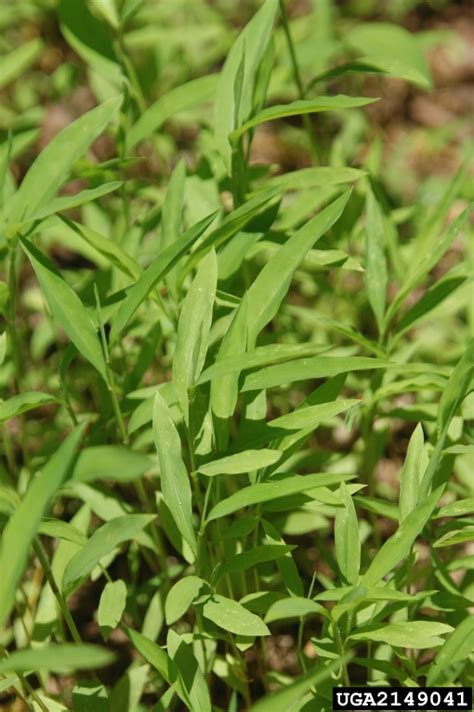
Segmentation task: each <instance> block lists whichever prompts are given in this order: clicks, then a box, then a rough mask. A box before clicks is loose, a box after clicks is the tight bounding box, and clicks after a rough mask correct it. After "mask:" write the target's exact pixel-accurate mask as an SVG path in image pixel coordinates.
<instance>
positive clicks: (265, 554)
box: [211, 544, 296, 585]
mask: <svg viewBox="0 0 474 712" xmlns="http://www.w3.org/2000/svg"><path fill="white" fill-rule="evenodd" d="M295 548H296V547H294V546H288V545H286V544H262V545H261V546H254V547H253V548H252V549H249V550H248V551H242V552H241V553H240V554H234V556H233V557H232V558H231V559H229V560H228V561H222V562H221V563H220V564H217V566H216V568H215V569H214V571H213V572H212V577H211V582H212V584H213V585H215V584H216V583H217V581H219V580H220V579H221V578H222V577H223V576H225V575H226V574H230V573H235V572H239V571H246V570H247V569H251V568H253V567H254V566H257V565H258V564H261V563H264V562H265V561H277V560H278V559H279V558H280V557H282V556H285V554H288V553H289V552H291V551H293V549H295Z"/></svg>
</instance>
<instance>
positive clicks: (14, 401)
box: [0, 391, 58, 423]
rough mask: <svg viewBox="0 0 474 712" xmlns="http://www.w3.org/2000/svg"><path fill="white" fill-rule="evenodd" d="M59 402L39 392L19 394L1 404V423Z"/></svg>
mask: <svg viewBox="0 0 474 712" xmlns="http://www.w3.org/2000/svg"><path fill="white" fill-rule="evenodd" d="M57 400H58V399H57V398H55V397H54V396H51V395H50V394H49V393H40V392H39V391H27V392H25V393H19V394H18V395H17V396H13V397H12V398H9V399H8V400H6V401H3V402H0V423H1V422H4V421H5V420H9V419H10V418H15V417H16V416H17V415H21V414H22V413H26V412H27V411H29V410H33V408H40V407H41V406H42V405H46V404H47V403H56V402H57Z"/></svg>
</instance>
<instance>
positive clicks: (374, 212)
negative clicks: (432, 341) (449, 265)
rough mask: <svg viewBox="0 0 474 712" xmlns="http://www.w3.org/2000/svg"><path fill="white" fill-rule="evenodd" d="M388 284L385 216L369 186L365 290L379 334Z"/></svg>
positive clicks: (381, 327)
mask: <svg viewBox="0 0 474 712" xmlns="http://www.w3.org/2000/svg"><path fill="white" fill-rule="evenodd" d="M387 283H388V273H387V262H386V259H385V228H384V216H383V212H382V209H381V207H380V205H379V203H378V201H377V199H376V197H375V195H374V193H373V191H372V189H371V188H370V186H369V187H368V188H367V199H366V226H365V288H366V291H367V297H368V299H369V303H370V306H371V307H372V311H373V312H374V314H375V318H376V320H377V326H378V329H379V332H381V331H382V329H383V318H384V314H385V298H386V291H387Z"/></svg>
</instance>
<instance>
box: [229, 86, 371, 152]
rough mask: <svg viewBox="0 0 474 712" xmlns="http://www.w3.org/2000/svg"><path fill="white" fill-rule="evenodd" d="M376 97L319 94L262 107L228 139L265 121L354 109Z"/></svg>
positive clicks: (241, 134) (233, 141)
mask: <svg viewBox="0 0 474 712" xmlns="http://www.w3.org/2000/svg"><path fill="white" fill-rule="evenodd" d="M374 101H377V99H366V98H365V97H359V96H344V95H342V94H341V95H337V96H319V97H317V98H316V99H300V100H299V101H293V102H292V103H291V104H281V105H280V104H279V105H277V106H271V107H270V108H268V109H263V111H261V112H260V113H258V114H257V115H256V116H254V117H253V118H251V119H249V120H248V121H246V122H245V123H243V124H242V125H241V126H239V127H238V128H237V129H235V131H232V132H231V133H230V134H229V139H230V141H231V142H232V143H235V142H236V141H237V140H238V139H239V138H240V137H241V136H243V134H245V133H246V132H247V131H249V130H250V129H252V128H254V127H255V126H258V125H259V124H264V123H265V122H266V121H276V120H277V119H284V118H287V117H288V116H303V115H305V114H315V113H318V112H321V111H342V110H343V109H356V108H358V107H360V106H367V104H372V103H373V102H374Z"/></svg>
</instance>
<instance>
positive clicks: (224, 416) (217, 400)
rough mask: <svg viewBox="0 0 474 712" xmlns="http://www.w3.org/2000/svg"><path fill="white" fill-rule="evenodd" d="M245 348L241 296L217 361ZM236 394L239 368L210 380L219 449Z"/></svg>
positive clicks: (222, 446) (244, 304)
mask: <svg viewBox="0 0 474 712" xmlns="http://www.w3.org/2000/svg"><path fill="white" fill-rule="evenodd" d="M246 347H247V298H246V297H244V299H243V300H242V303H241V305H240V307H238V309H237V310H236V312H235V314H234V318H233V320H232V323H231V325H230V328H229V330H228V332H227V333H226V334H225V336H224V338H223V339H222V343H221V345H220V348H219V352H218V354H217V360H216V363H217V364H218V363H219V362H220V361H221V360H222V361H223V360H225V359H226V358H230V357H231V356H234V357H235V356H236V355H238V354H243V353H245V350H246ZM238 396H239V371H235V372H233V373H229V374H225V375H221V376H216V377H214V378H213V379H212V380H211V409H212V414H213V416H214V431H215V434H216V441H217V446H218V448H219V449H220V450H224V449H225V448H226V447H227V442H228V438H229V430H230V429H229V421H230V418H231V417H232V415H233V413H234V410H235V407H236V405H237V399H238Z"/></svg>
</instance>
